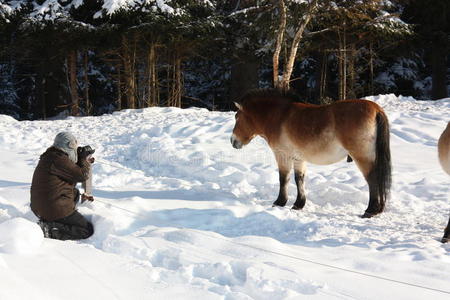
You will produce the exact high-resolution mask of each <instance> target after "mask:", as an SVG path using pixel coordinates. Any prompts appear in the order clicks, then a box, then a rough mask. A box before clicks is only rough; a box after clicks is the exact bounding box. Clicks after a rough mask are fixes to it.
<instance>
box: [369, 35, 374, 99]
mask: <svg viewBox="0 0 450 300" xmlns="http://www.w3.org/2000/svg"><path fill="white" fill-rule="evenodd" d="M369 55H370V58H369V70H370V79H369V80H370V86H369V91H370V94H371V95H373V94H374V89H373V82H374V80H373V79H374V75H373V74H374V70H373V43H372V42H371V43H370V45H369Z"/></svg>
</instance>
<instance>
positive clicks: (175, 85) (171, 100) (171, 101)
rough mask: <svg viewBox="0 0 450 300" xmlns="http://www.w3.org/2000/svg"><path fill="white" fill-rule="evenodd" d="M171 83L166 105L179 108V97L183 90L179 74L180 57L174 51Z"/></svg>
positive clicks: (180, 73)
mask: <svg viewBox="0 0 450 300" xmlns="http://www.w3.org/2000/svg"><path fill="white" fill-rule="evenodd" d="M171 69H172V71H171V80H170V81H171V82H170V89H169V97H168V105H169V106H175V107H181V95H182V89H183V78H182V77H183V76H182V72H181V55H180V53H179V51H178V50H175V53H174V54H173V58H172V68H171Z"/></svg>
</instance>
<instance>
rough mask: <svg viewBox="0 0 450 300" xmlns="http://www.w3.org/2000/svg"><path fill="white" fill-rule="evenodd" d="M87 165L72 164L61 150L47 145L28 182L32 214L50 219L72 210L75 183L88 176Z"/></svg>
mask: <svg viewBox="0 0 450 300" xmlns="http://www.w3.org/2000/svg"><path fill="white" fill-rule="evenodd" d="M90 167H91V166H90V164H89V163H88V162H87V161H86V160H84V159H82V160H80V159H79V160H78V162H77V163H76V164H75V163H73V162H72V161H71V160H70V159H69V156H68V155H67V154H66V153H64V152H63V151H61V150H59V149H57V148H55V147H50V148H48V149H47V151H45V153H44V154H42V155H41V158H40V160H39V163H38V165H37V167H36V169H35V170H34V174H33V181H32V183H31V210H32V211H33V212H34V213H35V215H36V216H38V217H40V218H42V219H44V220H46V221H54V220H56V219H60V218H64V217H66V216H68V215H70V214H72V213H73V212H74V211H75V202H74V198H75V190H74V188H75V185H76V183H77V182H82V181H85V180H86V179H87V178H88V177H89V168H90Z"/></svg>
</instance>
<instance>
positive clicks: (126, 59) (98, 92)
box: [0, 0, 450, 119]
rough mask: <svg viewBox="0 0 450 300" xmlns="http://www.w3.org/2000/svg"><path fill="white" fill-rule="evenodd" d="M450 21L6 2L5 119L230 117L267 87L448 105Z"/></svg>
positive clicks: (189, 5)
mask: <svg viewBox="0 0 450 300" xmlns="http://www.w3.org/2000/svg"><path fill="white" fill-rule="evenodd" d="M449 16H450V3H449V1H448V0H429V1H426V0H409V1H408V0H395V1H394V0H391V1H386V0H367V1H356V0H355V1H350V0H336V1H330V0H303V1H301V0H295V1H294V0H258V1H257V0H233V1H213V0H179V1H171V0H164V1H163V0H160V1H156V0H153V1H152V0H134V1H115V0H89V1H87V0H84V1H81V0H23V1H17V0H15V1H12V0H11V1H9V0H1V1H0V113H2V114H8V115H11V116H13V117H15V118H18V119H41V118H50V117H54V116H56V115H60V114H66V115H67V114H70V115H96V114H102V113H106V112H111V111H114V110H120V109H125V108H144V107H151V106H176V107H188V106H200V107H207V108H209V109H217V110H228V109H230V108H231V105H230V103H231V101H232V100H233V99H235V98H236V97H238V96H239V95H241V94H242V93H243V92H245V91H246V90H248V89H250V88H256V87H279V88H283V89H287V88H291V89H293V90H294V91H296V92H297V93H298V94H299V95H300V97H301V98H302V99H304V100H305V101H309V102H312V103H327V102H330V101H334V100H337V99H344V98H355V97H363V96H366V95H372V94H379V93H395V94H402V95H411V96H414V97H418V98H428V99H429V98H432V99H439V98H444V97H447V96H448V91H449V86H450V85H449V81H450V80H449V52H450V51H449V48H450V25H449Z"/></svg>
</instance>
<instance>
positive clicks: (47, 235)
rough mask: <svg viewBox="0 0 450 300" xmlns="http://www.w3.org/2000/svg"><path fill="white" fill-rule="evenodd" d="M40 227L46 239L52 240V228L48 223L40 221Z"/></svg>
mask: <svg viewBox="0 0 450 300" xmlns="http://www.w3.org/2000/svg"><path fill="white" fill-rule="evenodd" d="M38 225H39V226H40V227H41V229H42V232H43V233H44V237H45V238H50V226H49V224H48V222H45V221H42V220H39V222H38Z"/></svg>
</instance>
